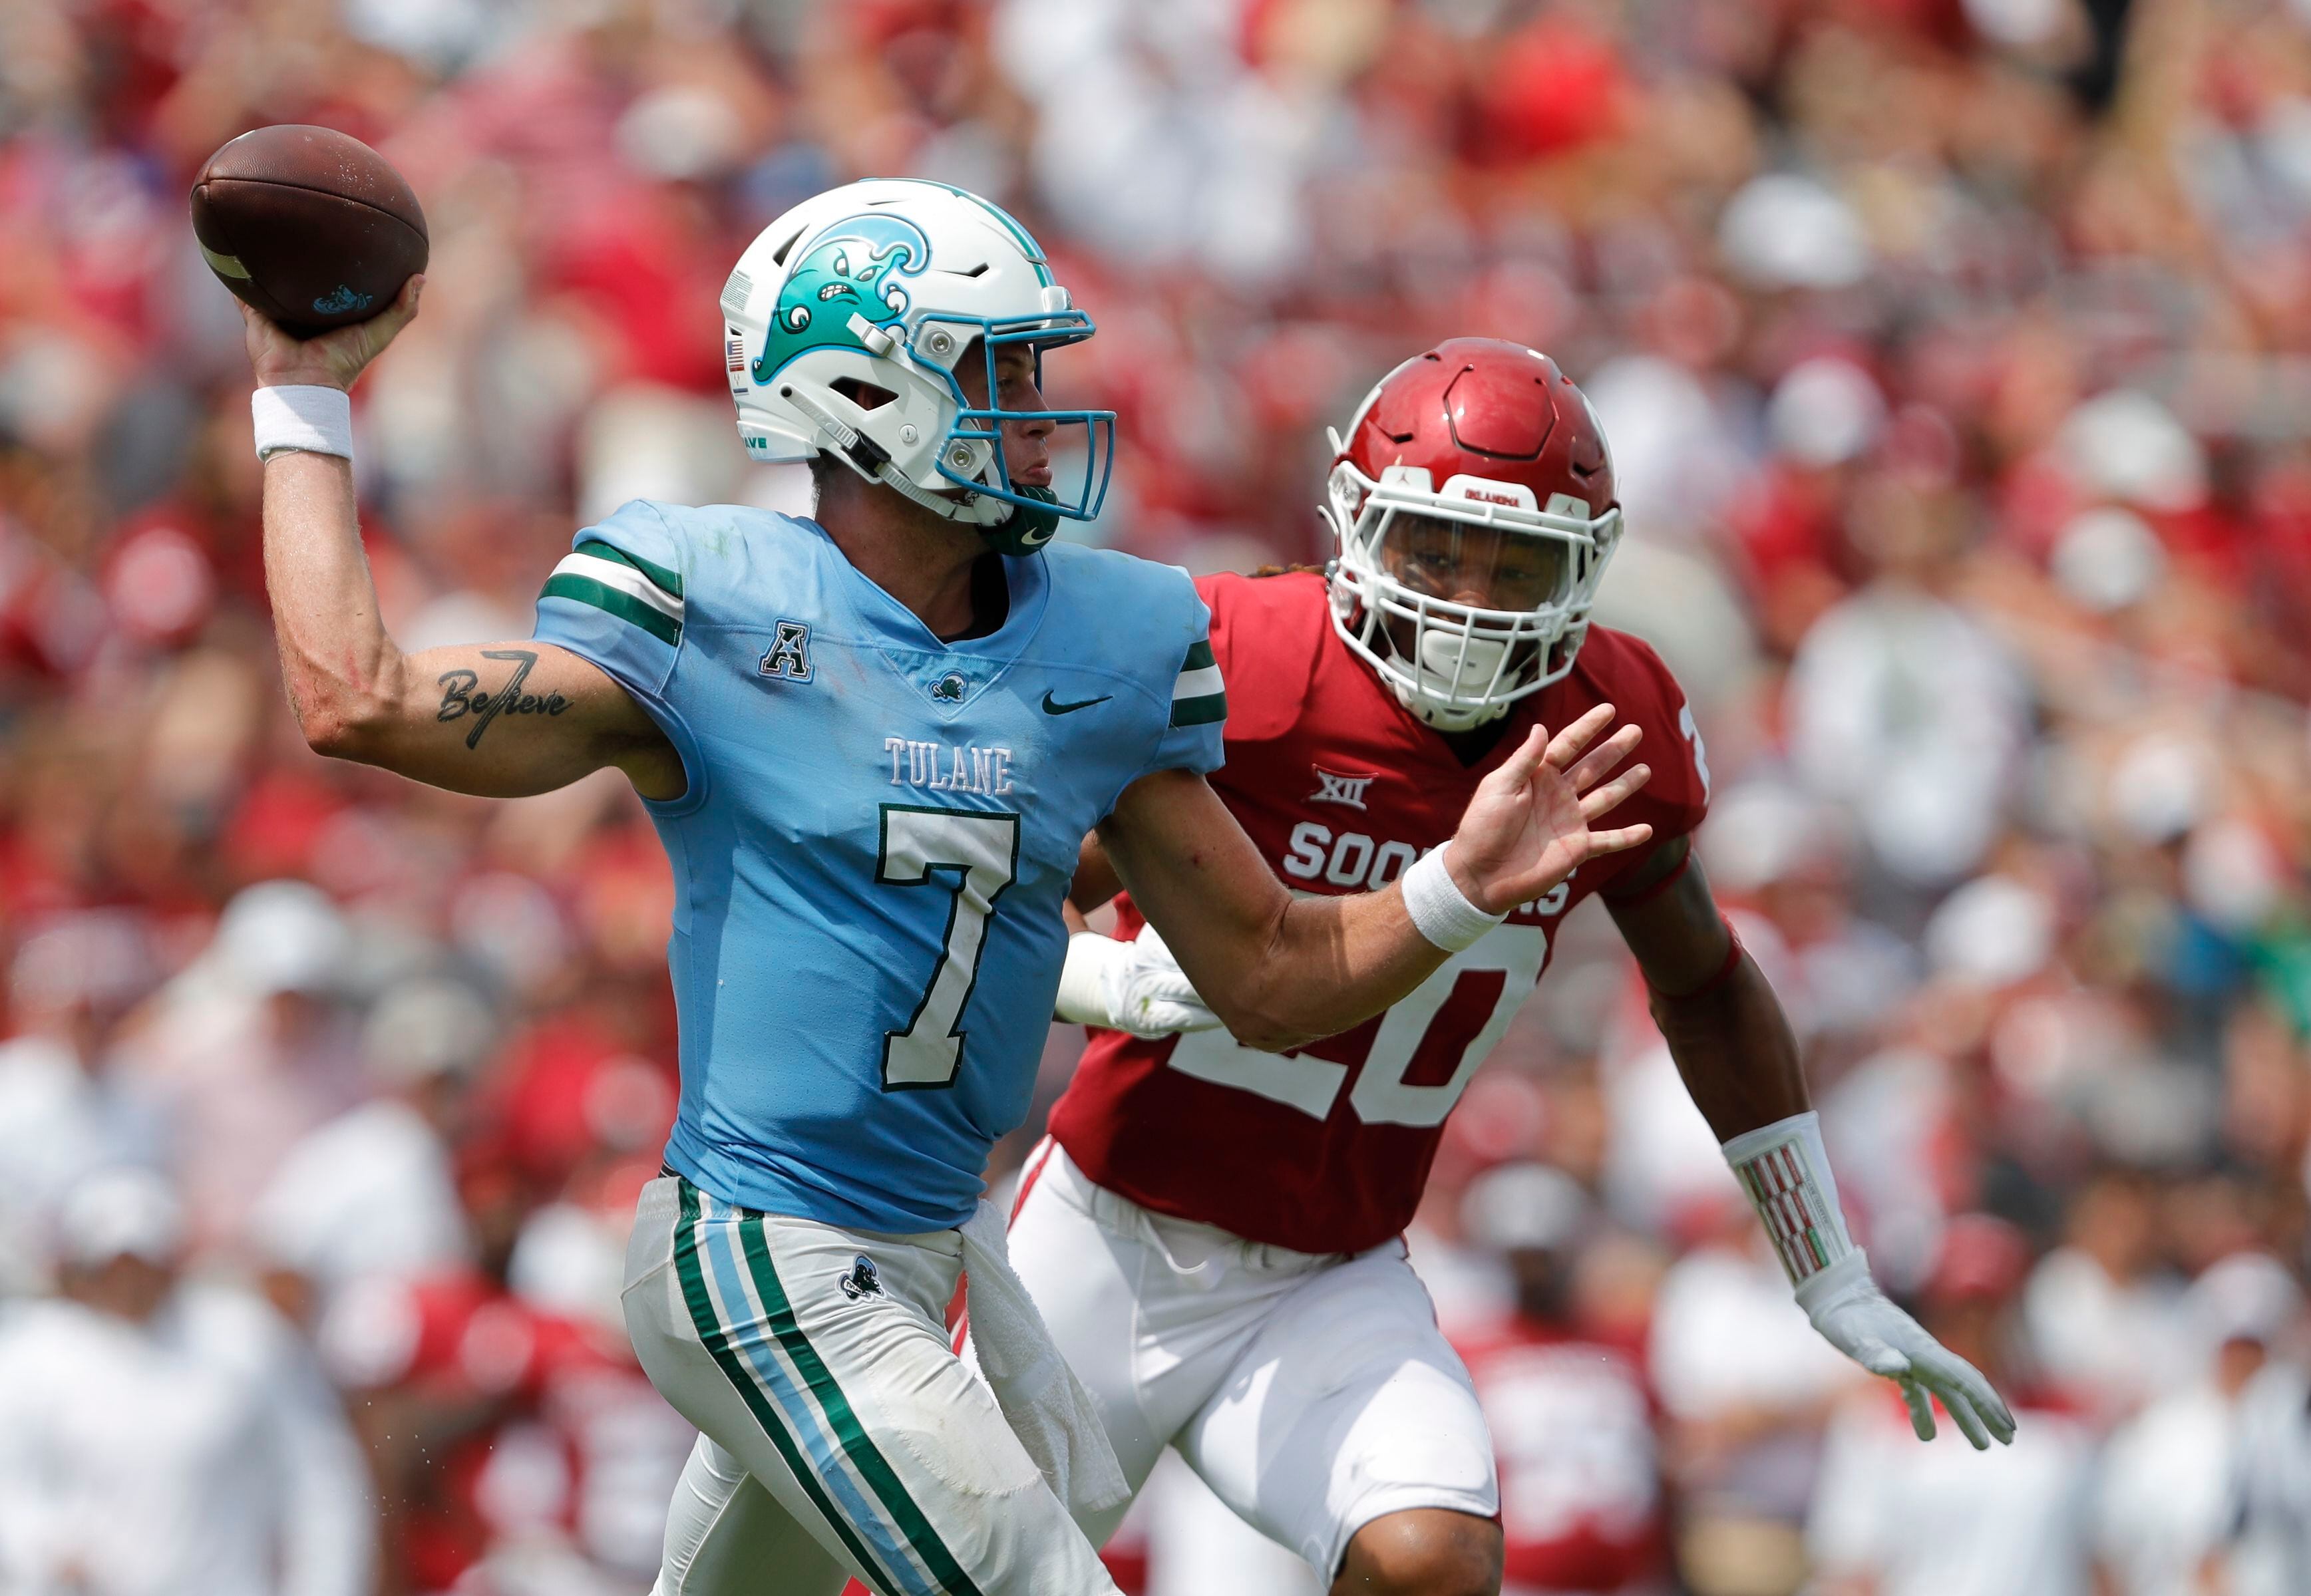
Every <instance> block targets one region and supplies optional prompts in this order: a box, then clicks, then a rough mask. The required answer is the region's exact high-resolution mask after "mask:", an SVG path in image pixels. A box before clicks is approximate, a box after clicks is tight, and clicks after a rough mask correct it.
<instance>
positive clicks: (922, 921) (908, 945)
mask: <svg viewBox="0 0 2311 1596" xmlns="http://www.w3.org/2000/svg"><path fill="white" fill-rule="evenodd" d="M1004 569H1005V572H1006V574H1007V577H1008V579H1009V582H1010V610H1009V614H1008V616H1007V619H1006V620H1005V622H1004V624H1003V625H1002V627H1001V628H1000V629H999V630H998V631H997V632H994V633H992V634H991V635H990V636H987V637H981V638H973V639H971V640H969V641H963V642H954V643H946V642H941V641H938V640H937V638H936V637H934V636H933V635H932V634H931V632H930V631H929V629H928V628H927V627H925V626H924V624H922V622H921V621H920V620H918V619H917V618H916V617H915V616H914V615H912V614H911V612H909V611H908V610H907V609H906V608H905V607H904V606H902V605H900V604H899V602H898V601H897V600H896V599H894V598H893V597H891V596H890V595H889V594H887V593H885V592H884V591H883V589H880V588H878V587H876V585H875V584H874V583H873V582H872V581H870V580H868V579H867V578H866V577H864V576H862V575H861V574H859V571H858V570H857V569H856V568H855V567H853V566H852V565H851V564H850V562H849V561H848V560H846V559H844V558H843V557H842V554H841V553H840V552H839V551H838V550H837V549H836V548H835V546H834V545H833V542H832V541H831V540H830V539H829V538H828V537H827V536H826V534H825V532H824V531H823V530H822V529H821V528H819V527H818V526H817V525H816V524H815V523H814V522H810V521H804V520H797V519H792V518H790V517H787V516H781V515H774V514H772V513H771V512H769V511H766V510H749V509H745V508H740V507H737V506H731V505H715V506H710V507H708V508H704V509H699V510H690V509H685V508H681V507H678V506H675V505H667V504H656V503H650V502H647V501H635V502H633V503H631V504H628V505H626V506H624V508H622V509H621V510H618V512H617V513H616V514H615V515H613V516H611V517H610V518H609V519H607V520H606V521H604V522H602V523H601V524H600V525H599V526H597V527H591V528H588V529H586V530H585V531H583V532H580V534H579V535H578V537H577V541H576V546H575V550H574V552H573V553H571V554H570V555H569V556H568V557H567V558H565V559H564V560H563V561H562V563H561V564H559V565H558V566H556V567H555V568H554V574H553V576H552V577H551V579H549V580H548V581H547V582H546V584H545V593H544V595H543V596H542V597H540V598H539V600H538V605H537V638H538V640H539V641H542V642H550V643H554V644H556V645H558V646H560V647H562V648H565V649H568V650H571V652H572V653H575V654H579V655H581V656H583V657H584V658H588V659H590V660H592V661H593V662H594V663H595V664H597V665H598V666H600V667H602V668H603V669H604V670H606V671H607V672H609V673H610V675H612V676H615V677H616V678H617V679H618V681H619V682H621V683H622V684H624V686H625V687H626V689H627V690H628V691H629V692H631V693H632V694H633V695H634V697H635V698H636V699H637V700H639V701H640V702H641V703H642V704H643V705H644V706H645V707H647V708H648V710H649V711H650V714H651V716H652V717H653V718H654V719H656V720H657V721H658V724H659V725H660V726H661V727H662V728H665V730H666V733H667V736H668V737H670V738H671V739H672V740H673V742H674V746H675V747H676V750H677V751H679V753H680V754H681V755H682V763H683V766H684V768H685V771H686V772H688V774H689V781H690V785H689V789H688V791H687V792H685V794H684V796H683V797H682V798H677V799H675V800H673V801H671V802H667V803H654V804H651V805H650V806H649V808H650V813H651V815H652V817H653V818H654V819H655V820H656V821H657V823H658V835H659V836H660V837H661V838H662V839H663V840H664V841H665V843H666V850H667V856H668V858H669V859H671V860H672V862H673V866H674V879H675V887H676V898H675V914H674V937H673V939H672V941H671V942H670V943H669V944H668V946H667V962H668V964H669V965H670V966H671V968H672V972H673V976H674V990H675V998H676V1006H677V1008H678V1010H679V1013H680V1016H681V1053H682V1106H681V1112H680V1113H679V1115H678V1116H677V1118H676V1122H675V1128H674V1134H673V1137H672V1138H671V1139H670V1140H669V1141H668V1143H667V1163H668V1164H671V1165H672V1166H673V1168H674V1169H675V1170H676V1171H677V1172H679V1173H682V1174H684V1175H685V1176H687V1177H688V1178H689V1179H690V1180H691V1181H692V1182H693V1183H695V1184H696V1185H698V1186H699V1187H701V1188H702V1189H703V1190H707V1191H710V1192H711V1193H713V1194H714V1195H715V1196H717V1197H720V1198H723V1199H727V1200H728V1201H730V1202H733V1203H737V1204H739V1205H741V1206H743V1207H746V1208H760V1209H763V1210H766V1211H769V1212H772V1213H779V1214H790V1215H795V1216H798V1217H804V1218H809V1219H815V1220H819V1221H822V1222H824V1223H828V1224H834V1225H849V1226H852V1227H855V1228H859V1229H863V1230H880V1231H893V1232H900V1233H913V1232H920V1231H929V1230H938V1229H945V1228H947V1227H949V1226H953V1225H960V1224H961V1223H963V1221H964V1220H965V1219H966V1218H968V1217H970V1215H971V1212H972V1208H973V1207H974V1206H975V1204H976V1202H977V1200H978V1198H979V1195H980V1188H981V1181H980V1175H981V1170H982V1169H983V1168H984V1167H985V1165H986V1162H987V1154H988V1149H989V1147H990V1146H991V1145H992V1143H993V1142H994V1140H995V1138H997V1137H999V1136H1001V1135H1002V1134H1003V1133H1004V1132H1005V1131H1007V1130H1009V1129H1012V1128H1013V1127H1014V1126H1016V1125H1017V1124H1018V1123H1019V1121H1021V1120H1022V1119H1024V1118H1025V1116H1026V1112H1027V1106H1028V1098H1029V1095H1030V1093H1031V1091H1032V1089H1033V1084H1034V1078H1035V1068H1036V1064H1037V1061H1038V1060H1040V1059H1041V1057H1042V1050H1043V1039H1044V1035H1045V1033H1046V1032H1047V1030H1048V1029H1049V1027H1050V1024H1051V1002H1052V999H1053V997H1054V996H1055V995H1056V993H1057V990H1058V987H1059V980H1060V964H1061V962H1062V960H1063V958H1064V956H1065V952H1066V944H1067V932H1066V929H1065V926H1064V925H1063V923H1062V922H1061V920H1060V900H1061V899H1062V898H1063V897H1064V896H1065V894H1066V892H1067V886H1068V879H1069V877H1070V876H1072V875H1073V874H1074V872H1075V866H1076V853H1077V848H1078V846H1079V845H1080V844H1081V842H1082V841H1083V838H1084V833H1086V832H1088V831H1089V830H1091V828H1092V827H1093V826H1094V825H1095V824H1098V822H1099V821H1100V820H1101V819H1102V818H1103V817H1104V816H1105V815H1107V814H1108V812H1109V811H1110V810H1111V809H1112V808H1113V807H1114V805H1115V801H1116V798H1117V797H1118V796H1119V795H1120V794H1121V792H1122V791H1123V789H1124V788H1126V787H1127V786H1129V784H1130V783H1131V782H1133V781H1137V780H1138V778H1139V777H1141V776H1143V775H1146V774H1147V773H1148V772H1151V771H1158V770H1164V769H1168V768H1173V767H1177V768H1180V769H1184V770H1190V771H1197V772H1203V771H1209V770H1212V769H1215V768H1217V766H1218V764H1219V763H1220V761H1221V753H1220V731H1221V722H1222V720H1223V719H1224V717H1225V710H1226V705H1225V698H1224V696H1223V695H1222V693H1221V688H1220V681H1219V672H1218V670H1217V668H1216V667H1214V666H1213V664H1212V656H1211V648H1210V644H1209V643H1208V641H1206V637H1205V632H1206V626H1207V624H1208V615H1207V612H1206V611H1205V608H1204V606H1203V602H1202V600H1201V599H1199V597H1197V596H1196V592H1195V589H1194V588H1193V587H1192V586H1191V585H1190V583H1189V580H1188V579H1187V577H1186V576H1185V575H1184V574H1183V573H1182V572H1181V571H1177V570H1174V569H1172V568H1169V567H1166V566H1161V565H1152V564H1149V563H1146V562H1144V561H1139V560H1134V559H1131V558H1129V557H1128V556H1125V555H1122V554H1111V553H1106V552H1103V551H1100V550H1094V549H1086V548H1079V547H1076V546H1074V545H1067V544H1053V545H1051V546H1049V547H1047V548H1045V549H1043V550H1042V551H1041V552H1040V553H1038V554H1033V555H1031V556H1028V557H1026V558H1025V559H1007V560H1006V561H1005V562H1004Z"/></svg>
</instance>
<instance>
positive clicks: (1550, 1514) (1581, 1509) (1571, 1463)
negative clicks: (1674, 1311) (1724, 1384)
mask: <svg viewBox="0 0 2311 1596" xmlns="http://www.w3.org/2000/svg"><path fill="white" fill-rule="evenodd" d="M1453 1345H1454V1348H1455V1349H1456V1350H1457V1351H1458V1352H1459V1353H1460V1354H1461V1359H1462V1361H1464V1362H1465V1363H1466V1364H1467V1365H1469V1378H1470V1379H1472V1380H1473V1381H1475V1382H1476V1385H1477V1395H1478V1400H1481V1401H1482V1402H1483V1403H1484V1408H1485V1422H1486V1423H1487V1425H1488V1426H1490V1427H1491V1429H1492V1432H1493V1443H1494V1447H1495V1450H1496V1453H1497V1456H1498V1460H1499V1467H1500V1478H1501V1532H1502V1535H1503V1537H1504V1539H1505V1541H1506V1545H1505V1547H1504V1568H1503V1574H1504V1580H1503V1583H1504V1585H1506V1586H1508V1587H1510V1588H1519V1587H1522V1588H1524V1589H1529V1590H1535V1591H1600V1592H1601V1591H1625V1590H1632V1589H1635V1588H1636V1587H1637V1586H1638V1585H1639V1584H1640V1583H1643V1582H1644V1581H1646V1580H1647V1579H1648V1578H1650V1577H1651V1576H1653V1574H1656V1573H1658V1571H1659V1570H1660V1568H1661V1565H1662V1564H1663V1562H1664V1561H1665V1557H1664V1553H1665V1549H1666V1548H1665V1542H1666V1530H1667V1513H1666V1510H1665V1504H1664V1502H1663V1500H1662V1494H1661V1452H1660V1447H1659V1444H1658V1440H1657V1435H1656V1428H1657V1425H1656V1417H1657V1416H1656V1413H1655V1409H1654V1405H1653V1394H1652V1391H1651V1390H1650V1389H1649V1388H1648V1386H1647V1385H1646V1383H1645V1377H1644V1370H1643V1369H1641V1368H1640V1367H1639V1366H1638V1364H1637V1360H1636V1358H1635V1356H1632V1355H1631V1354H1630V1353H1629V1352H1628V1351H1627V1350H1626V1349H1625V1348H1623V1347H1614V1346H1609V1345H1608V1344H1606V1343H1604V1342H1602V1341H1594V1340H1590V1339H1585V1338H1583V1337H1581V1336H1579V1335H1575V1334H1570V1333H1567V1332H1565V1331H1562V1330H1557V1329H1554V1328H1552V1327H1550V1326H1548V1325H1544V1324H1541V1323H1539V1322H1538V1321H1533V1320H1530V1319H1525V1318H1522V1317H1520V1318H1516V1319H1513V1320H1511V1321H1508V1322H1507V1323H1506V1324H1505V1325H1504V1326H1502V1327H1501V1328H1500V1329H1499V1330H1496V1331H1495V1332H1494V1333H1492V1334H1489V1335H1487V1336H1485V1337H1482V1338H1481V1339H1468V1340H1456V1341H1455V1342H1454V1343H1453Z"/></svg>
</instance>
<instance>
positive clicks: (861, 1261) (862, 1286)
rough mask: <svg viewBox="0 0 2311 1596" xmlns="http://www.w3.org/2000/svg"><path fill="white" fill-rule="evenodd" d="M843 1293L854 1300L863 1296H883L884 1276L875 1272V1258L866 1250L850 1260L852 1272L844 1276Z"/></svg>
mask: <svg viewBox="0 0 2311 1596" xmlns="http://www.w3.org/2000/svg"><path fill="white" fill-rule="evenodd" d="M842 1295H845V1296H847V1297H849V1298H850V1300H851V1301H852V1302H854V1303H855V1302H857V1301H858V1300H859V1298H860V1297H862V1296H881V1295H883V1278H882V1277H881V1276H880V1275H877V1274H876V1272H875V1260H873V1259H871V1258H869V1257H868V1256H867V1255H866V1254H865V1253H864V1252H862V1253H860V1254H859V1256H858V1257H856V1258H854V1259H852V1260H850V1273H849V1274H847V1275H845V1276H843V1277H842Z"/></svg>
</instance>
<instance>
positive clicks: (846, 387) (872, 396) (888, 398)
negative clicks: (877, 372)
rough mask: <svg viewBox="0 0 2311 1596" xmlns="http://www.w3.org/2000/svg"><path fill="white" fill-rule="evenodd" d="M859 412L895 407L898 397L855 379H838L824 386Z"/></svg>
mask: <svg viewBox="0 0 2311 1596" xmlns="http://www.w3.org/2000/svg"><path fill="white" fill-rule="evenodd" d="M826 386H827V387H829V388H833V390H834V391H835V392H836V393H838V394H841V395H842V397H844V398H846V399H848V400H850V402H851V403H852V404H853V405H856V406H859V409H861V410H866V411H875V410H880V409H881V408H883V406H885V405H895V404H897V403H898V402H899V396H898V395H896V394H894V393H893V392H892V391H891V390H890V389H889V388H877V387H876V386H875V385H874V384H873V383H871V382H861V381H860V380H859V379H858V378H856V377H838V378H836V379H834V380H833V381H832V382H830V383H828V384H827V385H826Z"/></svg>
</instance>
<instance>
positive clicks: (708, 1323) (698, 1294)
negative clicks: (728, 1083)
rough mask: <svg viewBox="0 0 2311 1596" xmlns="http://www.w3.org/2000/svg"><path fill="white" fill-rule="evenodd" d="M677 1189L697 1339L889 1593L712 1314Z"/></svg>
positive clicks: (678, 1250)
mask: <svg viewBox="0 0 2311 1596" xmlns="http://www.w3.org/2000/svg"><path fill="white" fill-rule="evenodd" d="M677 1189H678V1190H679V1191H680V1192H681V1196H682V1216H681V1220H680V1225H679V1227H678V1228H677V1229H676V1232H675V1237H674V1265H675V1270H676V1273H677V1274H679V1275H680V1276H681V1278H682V1300H683V1302H684V1303H685V1304H686V1305H687V1306H688V1307H689V1309H690V1322H691V1323H692V1325H693V1326H694V1327H695V1328H696V1330H697V1331H698V1339H699V1340H700V1342H701V1343H702V1344H703V1345H704V1346H705V1347H706V1350H707V1353H708V1355H709V1356H711V1357H712V1358H713V1359H714V1361H715V1363H717V1364H718V1365H720V1366H721V1369H722V1373H723V1374H724V1375H725V1376H726V1377H728V1380H729V1382H730V1383H731V1384H732V1385H734V1386H736V1387H737V1390H738V1395H739V1396H740V1397H741V1398H742V1399H744V1400H745V1401H746V1408H747V1410H748V1411H749V1412H751V1413H753V1414H754V1422H755V1423H757V1424H759V1425H761V1426H763V1434H764V1435H768V1436H769V1437H770V1438H771V1444H772V1446H774V1447H776V1448H778V1452H779V1456H780V1457H781V1458H782V1459H784V1460H785V1461H786V1465H787V1467H788V1469H789V1470H792V1471H793V1474H794V1477H795V1478H797V1479H798V1480H800V1481H801V1482H802V1488H803V1490H804V1492H805V1493H806V1494H807V1496H809V1497H810V1501H811V1505H812V1506H814V1507H815V1508H817V1509H818V1511H819V1515H820V1516H821V1517H823V1518H824V1519H825V1520H826V1522H828V1523H829V1524H832V1525H833V1527H834V1532H835V1534H836V1535H838V1536H840V1537H841V1538H842V1544H843V1546H844V1547H845V1548H847V1549H848V1550H849V1551H850V1556H851V1559H852V1560H853V1561H854V1562H856V1563H857V1564H858V1565H859V1567H861V1568H864V1569H868V1570H870V1571H874V1573H873V1577H870V1578H869V1580H868V1584H869V1585H871V1586H872V1587H873V1588H874V1589H875V1591H876V1592H877V1593H878V1596H891V1589H892V1587H891V1586H890V1584H889V1583H887V1581H886V1579H885V1576H884V1574H882V1572H881V1565H879V1564H877V1563H876V1561H875V1559H874V1557H872V1556H871V1555H869V1554H868V1550H867V1548H866V1547H865V1546H863V1545H861V1544H860V1542H859V1537H858V1535H857V1534H856V1533H855V1532H854V1531H852V1530H851V1528H850V1522H849V1521H848V1520H846V1519H845V1518H844V1517H843V1516H842V1514H841V1513H838V1512H836V1511H835V1507H834V1504H833V1503H832V1502H830V1501H829V1500H827V1496H826V1487H824V1486H823V1485H821V1484H820V1483H819V1479H818V1476H817V1475H816V1474H815V1473H813V1472H812V1470H811V1467H810V1460H809V1459H808V1458H807V1457H805V1456H804V1455H803V1452H802V1449H801V1448H800V1447H798V1446H797V1445H796V1444H795V1439H794V1437H793V1436H792V1435H789V1434H788V1432H787V1428H786V1426H785V1425H784V1424H783V1423H782V1422H781V1420H780V1418H779V1416H778V1415H777V1413H776V1412H774V1411H773V1410H772V1408H771V1404H770V1400H769V1399H768V1398H766V1397H765V1396H763V1390H762V1387H760V1386H759V1385H757V1384H755V1383H754V1375H753V1374H751V1373H749V1372H748V1370H747V1368H746V1361H745V1360H744V1359H743V1358H741V1357H740V1356H738V1354H737V1350H736V1349H735V1348H734V1347H731V1345H730V1338H729V1337H728V1334H727V1333H725V1332H724V1330H723V1329H722V1325H721V1321H719V1319H717V1318H716V1317H715V1313H714V1298H713V1296H712V1295H711V1294H710V1293H709V1292H708V1291H707V1289H706V1274H705V1271H704V1270H703V1269H701V1268H700V1267H699V1262H698V1236H697V1229H698V1219H699V1206H698V1188H696V1187H695V1186H693V1185H692V1184H691V1183H690V1182H688V1181H684V1182H681V1183H680V1186H679V1187H678V1188H677ZM754 1223H755V1224H757V1225H760V1224H761V1223H762V1222H761V1221H760V1220H759V1219H758V1220H756V1221H754ZM780 1303H781V1306H783V1305H784V1303H785V1299H784V1298H783V1297H781V1299H780Z"/></svg>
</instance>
